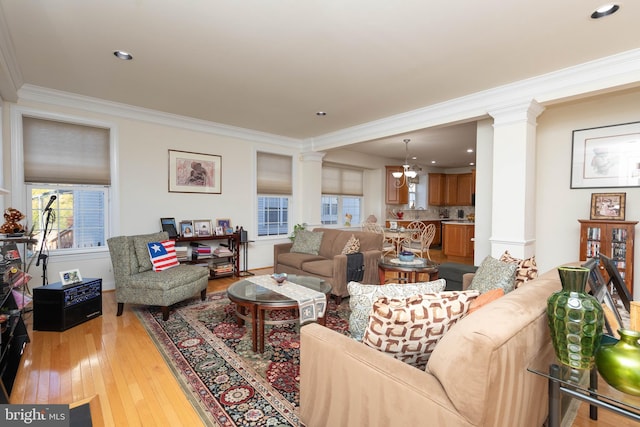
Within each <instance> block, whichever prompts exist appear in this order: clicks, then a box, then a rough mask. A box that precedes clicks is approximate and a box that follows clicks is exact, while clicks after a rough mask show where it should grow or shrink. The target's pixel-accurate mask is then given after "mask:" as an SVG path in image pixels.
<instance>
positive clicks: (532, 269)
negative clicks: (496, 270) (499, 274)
mask: <svg viewBox="0 0 640 427" xmlns="http://www.w3.org/2000/svg"><path fill="white" fill-rule="evenodd" d="M500 261H502V262H508V263H510V264H517V265H518V269H517V270H516V282H515V287H516V288H519V287H520V286H521V285H522V284H524V283H526V282H527V281H528V280H533V279H535V278H536V277H538V265H537V264H536V256H535V255H534V256H532V257H531V258H527V259H519V258H514V257H512V256H511V254H510V253H509V251H504V253H503V254H502V256H501V257H500Z"/></svg>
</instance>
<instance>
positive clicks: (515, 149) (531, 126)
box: [489, 100, 544, 258]
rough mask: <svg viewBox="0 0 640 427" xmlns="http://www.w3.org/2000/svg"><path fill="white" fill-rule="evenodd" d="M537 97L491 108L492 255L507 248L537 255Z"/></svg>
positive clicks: (518, 254)
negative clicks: (502, 106) (492, 120)
mask: <svg viewBox="0 0 640 427" xmlns="http://www.w3.org/2000/svg"><path fill="white" fill-rule="evenodd" d="M543 111H544V107H542V106H541V105H540V104H538V103H537V102H536V101H535V100H532V101H528V102H524V103H522V104H519V105H513V106H509V107H504V108H500V109H496V110H494V111H490V112H489V114H490V115H491V116H492V117H493V119H494V123H493V128H494V130H493V183H492V196H493V199H492V206H491V212H492V221H491V238H490V242H491V255H492V256H493V257H494V258H497V257H499V256H500V255H502V253H504V251H505V250H508V251H509V253H510V254H511V255H513V256H514V257H517V258H529V257H530V256H532V255H534V254H535V231H536V230H535V225H536V224H535V220H536V218H535V207H536V206H535V202H536V188H535V179H536V176H535V168H536V126H537V122H536V119H537V117H538V116H539V115H540V114H541V113H542V112H543Z"/></svg>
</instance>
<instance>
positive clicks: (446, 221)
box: [442, 219, 476, 225]
mask: <svg viewBox="0 0 640 427" xmlns="http://www.w3.org/2000/svg"><path fill="white" fill-rule="evenodd" d="M442 222H443V223H444V224H457V225H475V224H476V223H475V222H473V221H467V220H463V219H443V220H442Z"/></svg>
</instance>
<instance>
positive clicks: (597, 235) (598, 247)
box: [578, 219, 638, 295]
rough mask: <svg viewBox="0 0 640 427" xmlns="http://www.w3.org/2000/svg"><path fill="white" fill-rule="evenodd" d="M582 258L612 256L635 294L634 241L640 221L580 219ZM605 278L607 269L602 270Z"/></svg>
mask: <svg viewBox="0 0 640 427" xmlns="http://www.w3.org/2000/svg"><path fill="white" fill-rule="evenodd" d="M578 222H579V223H580V259H581V260H586V259H589V258H595V257H597V256H598V255H599V254H601V253H602V254H604V255H605V256H607V257H609V258H611V259H612V260H613V261H614V262H615V264H616V266H617V267H618V270H620V275H621V276H622V278H623V279H624V282H625V284H626V285H627V289H629V292H630V293H631V295H633V242H634V239H635V228H636V224H637V223H638V221H591V220H586V219H579V220H578ZM602 273H603V275H604V276H605V278H608V277H607V275H606V271H605V270H602Z"/></svg>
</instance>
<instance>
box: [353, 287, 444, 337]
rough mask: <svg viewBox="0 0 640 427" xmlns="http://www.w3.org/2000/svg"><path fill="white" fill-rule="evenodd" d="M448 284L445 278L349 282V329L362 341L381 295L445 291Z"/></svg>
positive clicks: (409, 294)
mask: <svg viewBox="0 0 640 427" xmlns="http://www.w3.org/2000/svg"><path fill="white" fill-rule="evenodd" d="M446 285H447V283H446V281H445V280H444V279H438V280H434V281H433V282H421V283H407V284H406V285H398V284H394V283H389V284H388V285H364V284H362V283H358V282H349V283H348V284H347V289H348V290H349V308H350V309H351V314H350V315H349V331H350V333H351V337H352V338H354V339H356V340H358V341H362V337H363V336H364V331H365V330H366V329H367V325H368V324H369V315H370V314H371V310H372V309H373V303H374V302H375V301H376V300H377V299H378V298H379V297H383V296H385V297H389V298H406V297H410V296H412V295H420V294H426V293H428V292H440V291H443V290H444V288H445V286H446Z"/></svg>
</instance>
